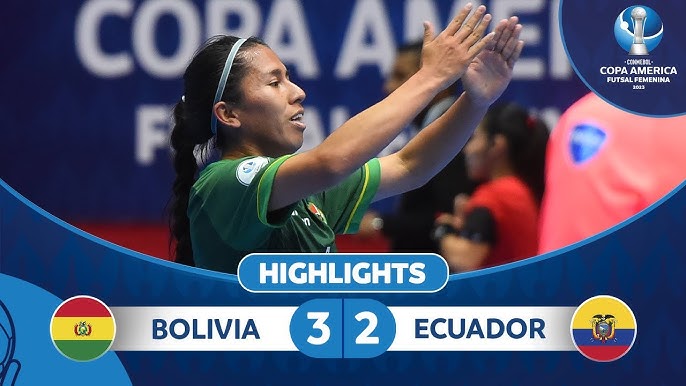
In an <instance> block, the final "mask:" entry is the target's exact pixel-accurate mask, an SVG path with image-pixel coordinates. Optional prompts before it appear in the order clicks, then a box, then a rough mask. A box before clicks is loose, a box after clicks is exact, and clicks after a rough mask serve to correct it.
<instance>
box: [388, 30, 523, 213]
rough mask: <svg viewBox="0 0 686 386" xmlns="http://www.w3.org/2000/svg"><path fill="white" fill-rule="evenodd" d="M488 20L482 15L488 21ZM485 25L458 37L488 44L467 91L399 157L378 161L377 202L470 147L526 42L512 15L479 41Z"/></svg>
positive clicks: (466, 81) (470, 72) (467, 79)
mask: <svg viewBox="0 0 686 386" xmlns="http://www.w3.org/2000/svg"><path fill="white" fill-rule="evenodd" d="M485 20H486V18H485V17H484V21H485ZM483 24H484V22H483V21H482V23H481V24H479V25H478V26H476V25H470V23H469V22H468V23H465V25H463V26H462V28H461V29H460V30H459V31H458V32H457V33H456V34H455V37H456V38H457V39H464V40H468V41H470V42H471V41H475V42H478V43H476V44H485V49H483V50H480V51H479V53H478V55H477V56H476V57H475V59H474V60H473V61H472V62H471V63H470V64H469V67H468V68H467V70H466V72H465V73H464V75H463V77H462V83H463V85H464V89H465V92H464V93H463V94H462V95H461V96H460V97H459V98H458V99H457V101H455V103H454V104H453V105H452V106H451V107H450V109H448V111H446V113H445V114H443V115H442V116H441V117H439V118H438V119H436V121H434V122H433V123H432V124H430V125H429V126H427V127H426V128H424V129H423V130H422V131H421V132H420V133H419V134H418V135H417V136H415V138H413V139H412V140H411V141H410V142H409V143H408V144H407V145H406V146H405V147H404V148H402V149H401V150H400V151H398V152H397V153H394V154H391V155H389V156H387V157H383V158H381V159H380V162H381V183H380V186H379V189H378V191H377V195H376V197H375V199H377V200H378V199H382V198H385V197H389V196H393V195H396V194H399V193H403V192H405V191H408V190H411V189H414V188H416V187H418V186H421V185H423V184H425V183H426V182H427V181H428V180H429V179H431V177H433V176H434V175H435V174H436V173H438V171H440V170H441V169H442V168H443V167H445V165H446V164H447V163H448V162H449V161H450V160H451V159H452V158H453V157H454V156H455V154H457V153H458V152H459V151H460V150H461V149H462V148H463V147H464V145H465V143H467V140H468V139H469V137H470V136H471V134H472V132H473V131H474V128H476V126H477V125H478V124H479V122H480V121H481V119H482V118H483V116H484V114H485V113H486V111H487V110H488V107H489V106H490V105H491V104H492V103H493V102H494V101H495V100H496V99H498V98H499V97H500V95H501V94H502V93H503V91H504V90H505V88H506V87H507V85H508V84H509V83H510V80H511V79H512V69H513V68H514V64H515V62H516V61H517V59H518V58H519V55H520V53H521V52H522V48H523V46H524V42H523V41H521V40H519V35H520V33H521V30H522V26H521V25H520V24H518V19H517V18H516V17H512V18H510V19H509V20H502V21H500V23H499V24H498V25H497V26H496V28H495V31H494V35H495V36H494V37H493V39H482V40H480V41H479V40H477V39H478V36H480V34H481V33H483V32H482V31H481V32H480V31H479V29H480V28H482V25H483Z"/></svg>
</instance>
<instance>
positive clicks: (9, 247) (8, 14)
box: [0, 0, 686, 385]
mask: <svg viewBox="0 0 686 386" xmlns="http://www.w3.org/2000/svg"><path fill="white" fill-rule="evenodd" d="M503 1H511V0H503ZM301 3H302V4H303V6H304V8H305V9H306V18H307V22H308V24H309V29H310V31H311V38H312V40H313V43H314V45H315V47H316V52H317V55H318V59H319V61H320V69H321V71H322V75H321V77H320V78H318V79H312V80H304V79H301V76H300V74H298V71H297V69H294V71H293V78H294V80H296V81H297V82H299V83H300V84H301V85H302V86H303V87H304V88H305V89H306V91H307V92H308V101H309V102H308V103H310V104H311V105H312V106H316V107H317V108H318V109H320V110H321V111H322V112H323V115H324V117H325V120H326V117H327V115H326V112H327V111H328V109H330V108H331V107H332V106H336V105H344V106H347V107H348V108H349V109H350V112H351V113H354V112H356V111H359V110H360V109H362V108H363V107H365V106H367V105H369V104H371V103H373V102H374V101H376V100H378V99H379V98H381V74H380V73H379V71H378V69H377V68H376V67H370V68H364V69H362V70H361V71H360V72H359V73H358V75H357V76H355V77H354V78H353V79H350V80H340V79H336V78H335V77H334V76H333V70H332V68H333V66H334V63H335V60H336V57H337V55H338V53H339V51H340V46H341V44H342V41H343V36H344V34H345V30H346V28H347V25H348V23H349V21H350V20H349V17H350V14H351V11H352V8H353V5H354V4H355V2H353V1H327V2H320V1H316V0H303V1H302V2H301ZM404 3H405V2H403V1H393V0H386V1H383V4H384V5H386V8H387V10H388V13H389V19H390V21H391V25H392V28H393V34H394V36H395V38H396V40H397V41H400V40H402V39H401V38H402V36H403V35H402V32H401V30H402V23H403V17H404V15H403V8H402V4H404ZM485 3H487V4H489V3H492V2H485ZM610 3H611V2H608V1H600V2H587V1H583V2H582V1H566V2H564V4H563V5H564V6H565V7H567V6H569V7H573V8H574V9H575V10H579V12H580V11H581V9H583V10H584V11H585V12H586V13H585V15H586V17H585V18H584V19H582V20H588V19H590V20H591V21H593V22H588V23H587V22H584V23H580V24H581V25H582V26H584V27H585V28H584V31H589V33H591V32H592V31H596V29H602V31H599V32H602V33H601V34H596V35H593V36H594V40H591V41H585V43H584V42H582V43H580V44H583V46H582V47H581V48H582V49H586V50H587V51H588V52H587V56H588V58H589V60H590V59H593V58H595V57H597V56H598V55H599V54H600V53H602V51H603V50H604V49H608V48H609V49H610V50H613V51H610V52H615V53H616V54H617V55H625V53H622V51H621V47H619V46H618V45H617V43H616V42H615V41H614V37H613V36H612V23H613V21H614V18H615V17H616V16H617V14H618V12H619V11H621V9H624V8H625V7H626V4H624V3H623V6H618V7H615V6H614V5H612V4H614V3H616V2H612V4H610ZM644 3H645V4H646V5H648V6H650V7H652V8H654V9H656V10H657V11H658V12H659V13H660V15H661V17H662V18H663V21H664V23H665V25H666V27H665V28H668V27H667V26H669V28H670V29H672V28H674V29H676V28H684V24H683V23H681V21H680V20H679V17H681V16H683V15H684V14H686V13H685V12H684V9H685V8H684V7H686V5H684V4H683V3H682V2H676V1H670V2H669V3H668V4H669V6H670V7H671V9H670V11H669V12H665V11H662V8H661V6H658V5H657V4H658V3H659V4H667V2H657V1H645V2H644ZM3 4H4V6H3V22H2V23H0V33H2V35H3V36H6V37H7V38H6V39H5V41H4V52H5V54H4V55H3V59H2V60H0V70H1V71H0V81H1V82H2V83H1V84H2V85H3V87H1V88H0V178H2V179H3V180H4V181H6V182H7V184H6V183H5V182H2V183H0V186H1V189H0V273H2V274H5V275H11V276H14V277H17V278H19V279H21V280H24V281H26V282H28V283H29V284H27V283H22V282H19V281H18V280H17V279H12V278H7V277H6V276H2V280H1V281H0V297H1V298H2V300H3V301H4V302H5V303H6V304H7V305H8V308H9V309H10V311H11V314H12V316H13V318H14V319H15V323H17V324H18V325H21V326H23V327H21V328H18V329H17V330H18V331H17V358H18V359H20V360H21V361H22V363H24V361H27V362H26V363H27V364H26V366H27V367H26V368H25V369H23V370H22V372H21V373H20V375H19V378H18V380H17V385H32V384H36V383H37V382H34V380H35V379H38V378H36V377H42V378H40V379H41V380H45V381H44V382H45V383H47V381H48V380H53V379H56V378H54V377H52V374H53V372H55V371H58V370H55V365H57V364H58V363H57V362H52V361H53V360H55V361H59V360H64V361H66V359H64V358H63V357H62V356H61V355H59V353H58V352H57V351H56V350H54V348H52V342H51V341H50V340H49V337H48V336H46V333H45V332H46V331H48V328H49V319H45V318H43V317H41V315H51V313H52V312H53V311H54V308H55V307H56V306H57V305H58V304H59V299H66V298H69V297H71V296H74V295H77V294H85V295H91V296H95V297H97V298H99V299H102V300H103V301H104V302H105V303H106V304H108V305H110V306H196V305H208V306H227V305H234V306H248V305H250V306H259V305H269V306H272V305H289V306H298V305H300V304H302V303H304V302H305V301H307V300H310V299H313V298H314V297H317V298H322V297H323V298H327V297H331V298H334V297H340V295H335V294H331V295H330V296H329V295H325V294H324V295H323V294H308V295H305V294H294V295H287V294H251V293H248V292H246V291H245V290H243V289H242V288H241V287H240V285H239V284H238V282H237V279H236V277H235V276H231V275H223V274H218V273H213V272H208V271H202V270H199V269H188V268H185V267H180V266H177V265H175V264H172V263H168V262H165V261H161V260H158V259H154V258H151V257H149V256H145V255H141V254H139V253H136V252H132V251H129V250H125V249H124V248H121V247H118V246H115V245H112V244H109V243H107V242H104V241H102V240H99V239H95V238H93V237H92V236H89V235H87V234H86V233H84V232H81V231H79V230H77V229H76V228H73V227H71V226H69V225H68V224H66V223H64V222H63V221H61V220H58V219H57V218H56V217H54V216H52V215H50V214H48V213H47V212H45V211H44V210H42V209H38V208H37V207H35V206H33V205H31V204H29V203H28V202H27V201H26V200H24V199H22V198H21V197H20V196H19V195H18V194H17V193H16V192H15V191H13V190H12V189H11V188H10V187H9V186H12V187H14V188H16V189H18V190H19V191H20V192H21V193H23V194H25V195H26V196H27V197H28V198H29V199H30V200H32V201H35V203H36V204H38V205H39V206H41V207H43V208H45V209H47V210H48V211H49V212H51V213H54V214H55V215H57V217H61V218H66V219H77V220H89V219H90V220H99V221H101V220H131V219H143V220H146V219H147V220H158V219H160V218H161V213H162V209H163V206H164V204H165V202H166V197H168V196H169V186H170V184H171V179H172V173H171V167H170V165H169V162H168V160H167V157H166V154H165V152H164V151H160V152H159V154H157V158H156V161H155V162H154V163H153V164H152V165H150V166H147V167H142V166H139V165H138V164H136V162H135V160H134V156H133V149H134V141H135V138H134V133H135V131H134V125H135V117H134V115H135V113H134V112H135V108H136V106H139V105H141V104H171V103H173V102H175V101H176V100H177V99H178V98H179V95H180V94H181V92H182V89H181V83H180V80H179V79H167V80H161V79H157V78H154V77H151V76H150V75H148V74H147V73H145V72H144V71H142V70H141V69H140V67H139V66H138V65H136V66H135V70H134V72H133V73H132V74H131V75H129V76H126V77H124V78H120V79H102V78H99V77H96V76H94V75H92V74H90V73H89V72H88V71H86V69H85V68H84V67H83V65H82V64H81V63H80V62H79V60H78V58H77V56H76V52H75V46H74V25H75V18H76V14H77V12H78V10H79V9H80V7H81V5H82V3H80V2H61V3H59V5H57V4H56V3H55V2H48V1H37V0H30V1H18V0H12V1H7V2H5V3H3ZM133 4H134V9H135V8H136V7H137V6H139V5H140V4H141V2H138V1H135V2H133ZM193 4H196V5H202V4H204V2H199V1H198V2H193ZM256 4H258V6H259V8H260V9H261V10H262V11H263V13H265V14H266V13H267V12H268V9H269V8H270V6H271V5H272V1H267V0H265V1H257V2H256ZM435 4H437V6H438V8H439V10H440V11H441V14H442V15H443V16H444V18H445V19H447V18H448V17H447V16H445V15H447V14H448V12H449V9H450V8H451V6H452V2H451V1H436V2H435ZM551 4H554V3H546V5H545V9H544V10H543V12H541V13H536V14H524V15H522V21H523V22H524V23H525V24H526V23H536V24H538V25H540V26H541V27H542V32H543V36H542V37H541V43H540V44H538V45H533V46H532V45H529V46H527V48H526V50H525V54H524V56H541V57H543V58H547V57H548V53H549V47H550V44H551V41H552V40H551V39H553V38H557V37H555V36H552V34H551V33H549V32H550V31H551V24H550V22H549V21H550V20H551V17H550V11H551V9H550V7H551ZM198 9H204V7H198ZM589 9H590V10H591V11H590V15H591V17H590V18H589V17H588V15H589V13H588V12H589ZM134 12H135V11H134ZM570 12H572V11H570ZM604 15H606V16H608V19H607V23H605V24H604V21H603V20H605V19H604V17H605V16H604ZM552 20H553V21H554V19H552ZM595 20H598V21H597V22H595ZM162 24H163V25H161V26H160V29H159V33H158V36H157V39H158V44H159V45H160V47H161V48H162V49H165V50H168V51H167V52H171V51H173V48H174V46H175V42H176V40H177V39H178V37H177V33H176V32H175V27H174V23H173V22H169V23H167V22H165V23H162ZM103 26H104V27H103V28H104V32H103V42H104V43H103V44H104V45H106V48H107V49H108V50H111V51H113V52H115V51H118V50H121V49H129V48H130V47H131V38H130V34H131V33H130V29H131V22H130V20H126V19H122V20H119V19H116V18H115V19H108V20H107V22H106V23H105V24H104V25H103ZM584 31H582V33H585V32H584ZM597 32H598V31H597ZM667 33H669V34H671V35H667ZM670 36H671V37H670ZM676 36H683V33H678V32H676V31H674V32H671V31H670V32H667V30H666V35H665V38H664V40H663V42H662V43H661V45H660V46H659V47H658V48H657V51H659V52H656V53H655V55H664V58H663V57H659V56H658V57H657V58H660V59H661V60H662V59H664V61H665V62H666V61H667V60H670V61H674V60H679V58H680V56H681V55H686V53H685V52H686V51H684V50H683V49H682V48H683V45H681V46H679V45H677V48H670V47H671V46H670V44H675V43H669V42H668V40H670V39H672V41H673V39H674V38H675V37H676ZM10 37H11V38H10ZM546 64H547V63H546ZM682 79H683V78H682ZM682 90H683V87H682ZM586 92H587V89H586V88H585V87H583V84H582V83H581V82H580V81H578V80H577V79H575V78H573V77H570V78H568V79H562V80H561V79H553V78H552V77H551V76H550V74H549V72H548V71H547V70H546V72H545V74H544V75H543V76H542V77H540V78H536V79H533V80H515V81H514V82H513V83H512V84H511V86H510V87H509V88H508V90H507V92H506V94H505V96H504V98H506V99H516V100H517V101H519V102H520V103H522V104H524V105H528V106H534V107H539V108H542V107H548V106H556V107H558V108H559V109H564V108H566V107H567V106H569V105H570V104H571V103H572V101H574V100H576V99H577V98H578V97H580V96H581V95H583V94H584V93H586ZM647 99H648V98H645V99H643V100H642V103H643V106H645V105H646V104H647V103H648V102H652V101H654V102H655V105H664V106H669V103H670V100H669V99H668V98H667V97H665V96H659V98H655V99H652V98H650V100H649V101H647ZM672 101H673V102H674V103H680V102H683V101H684V99H683V96H682V95H678V96H677V97H676V98H674V99H672ZM306 104H307V103H306ZM8 184H9V185H8ZM685 227H686V194H685V193H684V192H683V191H680V192H679V193H678V194H676V195H674V196H673V197H671V199H669V200H667V201H664V202H661V203H660V205H659V206H655V207H652V208H651V209H649V210H647V211H646V212H644V213H643V214H642V215H640V216H638V217H636V218H632V219H631V220H629V221H628V222H625V223H623V224H622V225H621V226H619V227H617V228H615V229H613V230H612V231H610V232H606V233H604V234H602V235H601V236H599V237H596V238H593V239H592V240H588V241H586V242H583V243H580V244H577V245H575V246H573V247H570V248H567V249H566V250H563V251H560V252H556V253H553V254H549V255H545V256H541V257H537V258H532V259H529V260H526V261H523V262H520V263H516V264H510V265H507V266H504V267H500V268H493V269H487V270H483V271H479V272H473V273H468V274H461V275H454V276H451V278H450V281H449V283H448V284H447V286H446V287H445V288H444V289H443V290H442V291H440V292H438V293H434V294H385V295H373V296H370V295H369V294H364V295H362V294H360V295H350V296H346V297H351V298H355V297H364V298H373V299H376V300H378V301H381V302H382V303H383V304H385V305H387V306H402V305H425V306H433V305H436V306H438V305H440V306H504V305H505V306H517V305H522V306H578V305H579V304H581V303H582V302H583V301H584V300H586V299H588V298H590V297H592V296H595V295H598V294H609V295H613V296H616V297H618V298H620V299H622V300H623V301H625V302H626V303H627V304H628V305H629V306H630V307H631V308H632V309H633V311H634V313H635V315H636V319H637V323H638V337H637V339H636V342H635V344H634V347H633V348H632V349H631V351H630V352H629V353H628V354H627V355H626V356H624V357H623V358H621V360H619V361H617V362H610V363H596V362H592V361H589V360H587V359H586V358H584V357H583V356H582V355H581V354H579V353H578V352H553V353H550V352H514V353H510V352H391V353H385V354H383V355H381V356H379V357H376V358H372V359H338V360H326V359H312V358H309V357H307V356H305V355H303V354H302V353H299V352H283V353H281V352H273V353H272V352H266V353H248V352H246V353H241V352H119V353H116V354H111V353H110V354H107V355H106V356H105V357H103V358H101V359H100V360H98V361H96V362H91V363H92V364H98V366H100V365H101V364H102V366H103V367H102V368H98V369H97V374H98V375H99V376H100V377H99V378H98V382H100V383H101V382H104V381H103V380H105V381H107V380H111V381H112V382H114V384H127V383H128V382H127V381H126V380H125V379H124V376H123V375H122V373H121V367H120V366H119V365H118V363H117V361H116V360H114V358H115V357H118V358H119V360H120V361H121V364H122V365H123V367H124V369H125V371H126V373H128V376H129V377H130V379H131V381H132V383H133V384H136V385H139V384H142V385H145V384H164V385H186V384H228V385H233V384H246V383H249V384H254V385H283V384H302V385H305V384H312V385H317V384H320V385H348V384H358V385H367V384H369V385H372V384H373V385H378V384H395V385H426V384H437V383H441V384H445V383H464V384H475V383H478V384H484V385H488V384H493V385H502V384H512V385H530V384H546V385H547V384H559V385H566V384H569V385H578V384H587V383H591V382H593V383H596V382H602V383H603V384H607V385H612V384H622V385H626V384H632V385H633V384H651V385H653V384H655V385H666V384H681V383H683V378H684V376H685V375H686V374H685V373H686V352H685V351H684V350H683V348H684V347H685V345H686V335H685V334H686V333H685V332H684V330H683V329H682V328H680V327H679V325H678V323H679V321H680V320H681V319H680V317H681V315H682V313H683V312H682V310H681V307H680V306H681V305H683V304H685V300H686V299H685V297H686V287H684V285H683V281H684V277H686V264H685V263H684V260H685V258H686V256H684V254H685V252H684V251H686V238H684V237H683V231H682V230H683V229H684V228H685ZM36 287H39V288H40V289H39V288H36ZM44 291H47V292H49V293H51V294H52V295H49V294H48V293H46V292H44ZM42 299H46V300H45V302H44V301H43V300H42ZM41 325H42V326H43V327H41ZM41 329H44V330H43V331H44V332H43V333H41V332H40V331H41ZM41 334H42V335H41ZM41 336H42V338H41ZM50 349H52V350H53V352H52V353H48V351H43V350H50ZM32 350H40V355H38V354H36V355H37V356H36V358H41V357H42V355H44V354H45V355H46V356H49V357H50V358H52V359H50V360H49V361H47V360H46V362H45V367H42V366H41V367H40V368H39V367H37V366H34V367H28V366H29V365H28V363H31V358H30V355H29V354H28V353H32V354H33V353H34V352H33V351H32ZM36 353H38V351H36ZM110 358H112V359H110ZM102 360H112V362H111V363H110V362H108V363H107V364H106V363H105V362H100V361H102ZM49 363H52V364H53V365H48V364H49ZM72 365H73V366H74V367H73V371H71V372H70V373H69V374H70V375H71V376H72V378H70V382H64V383H65V384H70V385H78V384H92V383H91V382H90V379H83V380H79V374H82V373H83V372H85V374H89V373H88V371H86V370H85V368H84V366H87V365H88V364H80V363H76V362H73V363H72V362H70V365H65V366H68V367H65V368H67V369H72V367H71V366H72ZM29 369H32V370H29ZM48 370H50V371H48ZM29 371H31V372H33V374H30V373H29ZM84 378H88V377H87V376H84ZM41 383H43V382H41Z"/></svg>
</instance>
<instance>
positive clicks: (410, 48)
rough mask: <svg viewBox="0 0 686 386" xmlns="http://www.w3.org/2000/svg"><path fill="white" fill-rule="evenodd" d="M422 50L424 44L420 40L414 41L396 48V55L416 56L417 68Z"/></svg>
mask: <svg viewBox="0 0 686 386" xmlns="http://www.w3.org/2000/svg"><path fill="white" fill-rule="evenodd" d="M422 48H424V42H423V41H422V40H415V41H411V42H407V43H404V44H402V45H400V46H398V49H397V50H396V53H397V54H414V55H416V56H417V67H419V64H420V62H421V60H422Z"/></svg>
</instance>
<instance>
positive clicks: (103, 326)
mask: <svg viewBox="0 0 686 386" xmlns="http://www.w3.org/2000/svg"><path fill="white" fill-rule="evenodd" d="M115 331H116V325H115V323H114V317H113V316H112V311H110V309H109V308H108V307H107V305H105V303H103V302H102V301H100V300H98V299H96V298H94V297H90V296H74V297H72V298H69V299H67V300H65V301H64V302H62V304H60V305H59V307H57V309H56V310H55V313H54V314H53V315H52V320H51V321H50V337H51V338H52V341H53V343H54V344H55V347H56V348H57V350H58V351H59V352H60V353H62V355H64V356H66V357H67V358H69V359H73V360H75V361H82V362H85V361H92V360H94V359H97V358H99V357H101V356H102V355H104V354H105V352H107V350H109V349H110V347H111V346H112V342H113V341H114V334H115Z"/></svg>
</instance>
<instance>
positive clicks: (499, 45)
mask: <svg viewBox="0 0 686 386" xmlns="http://www.w3.org/2000/svg"><path fill="white" fill-rule="evenodd" d="M518 21H519V19H518V18H517V17H516V16H513V17H511V18H510V19H509V20H504V19H503V20H501V21H500V23H498V25H497V26H496V28H495V36H494V38H493V39H491V40H490V41H489V42H488V44H487V45H486V47H485V48H484V49H483V50H482V51H481V52H480V53H479V55H478V56H477V57H476V58H475V59H474V60H473V61H472V62H471V63H470V65H469V67H468V68H467V71H466V72H465V74H464V75H463V76H462V84H463V86H464V89H465V91H466V93H467V95H468V96H469V97H470V98H471V99H472V101H473V102H474V103H475V104H476V105H478V106H489V105H491V104H492V103H493V102H495V101H496V100H497V99H498V98H499V97H500V95H502V93H503V91H505V89H506V88H507V85H508V84H509V83H510V80H511V79H512V69H513V68H514V65H515V63H516V62H517V59H519V55H520V54H521V53H522V49H523V48H524V41H522V40H519V35H520V33H521V32H522V25H521V24H519V23H518Z"/></svg>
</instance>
